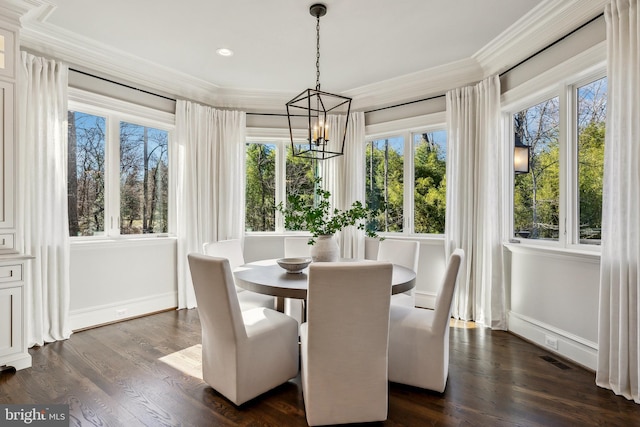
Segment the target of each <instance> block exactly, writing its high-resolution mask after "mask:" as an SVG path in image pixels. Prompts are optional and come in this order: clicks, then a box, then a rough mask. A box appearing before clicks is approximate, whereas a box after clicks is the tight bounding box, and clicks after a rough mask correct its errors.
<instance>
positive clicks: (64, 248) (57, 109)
mask: <svg viewBox="0 0 640 427" xmlns="http://www.w3.org/2000/svg"><path fill="white" fill-rule="evenodd" d="M21 59H22V66H21V67H19V68H20V70H19V73H20V76H19V79H18V81H19V85H18V97H17V98H18V105H19V110H18V120H19V121H18V136H19V142H18V146H17V158H18V187H17V189H18V191H17V197H16V203H17V218H16V226H17V230H18V233H17V237H18V241H17V245H16V246H17V249H18V250H20V251H21V252H24V253H25V254H28V255H32V256H34V257H35V258H34V259H33V260H31V261H29V262H27V263H26V265H25V274H24V278H25V283H26V284H25V299H26V308H27V313H26V319H27V322H26V325H27V327H26V328H27V330H26V338H27V343H28V346H29V347H32V346H34V345H43V344H44V343H46V342H53V341H57V340H62V339H66V338H69V337H70V336H71V328H70V324H69V303H70V280H69V257H70V247H69V216H68V210H67V209H68V206H67V161H68V159H67V76H68V68H67V66H65V65H63V64H61V63H59V62H56V61H53V60H48V59H44V58H39V57H36V56H34V55H31V54H29V53H26V52H22V58H21Z"/></svg>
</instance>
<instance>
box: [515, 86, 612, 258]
mask: <svg viewBox="0 0 640 427" xmlns="http://www.w3.org/2000/svg"><path fill="white" fill-rule="evenodd" d="M558 87H559V89H558V91H557V93H559V95H557V96H553V97H549V98H547V99H546V100H544V101H542V102H538V103H535V104H534V105H531V106H528V107H526V108H523V109H521V110H519V111H517V112H515V113H512V114H511V119H512V120H511V122H512V130H513V132H512V138H513V139H512V143H517V142H521V143H523V144H525V145H528V146H529V147H530V150H531V157H530V172H529V173H528V174H520V175H515V177H514V185H513V237H515V238H524V239H530V240H532V241H533V240H537V241H552V242H556V243H558V244H559V245H561V246H570V245H580V244H582V245H584V244H590V245H597V244H599V243H600V237H601V235H600V230H601V223H602V176H603V166H604V134H605V115H606V104H607V80H606V77H591V78H586V79H581V80H579V81H576V82H575V83H563V84H561V85H559V86H558Z"/></svg>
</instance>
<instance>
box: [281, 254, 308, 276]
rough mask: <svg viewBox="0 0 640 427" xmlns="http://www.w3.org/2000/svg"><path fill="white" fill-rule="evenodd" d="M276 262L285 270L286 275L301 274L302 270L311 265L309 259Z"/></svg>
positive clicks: (288, 259)
mask: <svg viewBox="0 0 640 427" xmlns="http://www.w3.org/2000/svg"><path fill="white" fill-rule="evenodd" d="M276 262H277V263H278V265H279V266H280V267H282V268H284V269H285V270H287V273H302V270H304V269H305V268H307V266H308V265H309V264H311V258H307V257H303V258H280V259H278V260H276Z"/></svg>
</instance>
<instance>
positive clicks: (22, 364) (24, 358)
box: [0, 353, 31, 371]
mask: <svg viewBox="0 0 640 427" xmlns="http://www.w3.org/2000/svg"><path fill="white" fill-rule="evenodd" d="M0 359H1V360H0V364H1V365H0V368H2V367H4V366H13V367H14V368H15V369H16V371H19V370H20V369H26V368H30V367H31V355H30V354H29V353H18V354H12V355H10V356H3V357H0Z"/></svg>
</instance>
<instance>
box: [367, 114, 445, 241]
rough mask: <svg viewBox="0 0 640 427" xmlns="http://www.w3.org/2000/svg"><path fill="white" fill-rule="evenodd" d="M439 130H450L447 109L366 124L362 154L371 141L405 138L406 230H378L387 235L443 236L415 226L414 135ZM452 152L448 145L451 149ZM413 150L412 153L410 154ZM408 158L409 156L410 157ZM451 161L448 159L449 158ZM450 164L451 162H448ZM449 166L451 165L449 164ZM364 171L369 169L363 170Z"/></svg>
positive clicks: (404, 218) (404, 201)
mask: <svg viewBox="0 0 640 427" xmlns="http://www.w3.org/2000/svg"><path fill="white" fill-rule="evenodd" d="M436 131H445V132H447V122H446V112H445V111H442V112H438V113H432V114H427V115H422V116H417V117H413V118H410V119H403V120H397V121H391V122H385V123H380V124H375V125H369V126H366V127H365V141H364V144H363V145H362V155H363V156H366V146H367V144H369V143H370V142H371V141H374V140H379V139H385V138H393V137H402V138H404V153H405V157H404V161H403V169H404V170H403V180H404V188H403V204H402V215H403V218H402V232H378V234H379V235H380V236H383V237H400V236H405V237H420V238H442V237H443V236H444V232H443V233H438V234H435V233H416V232H415V230H414V225H415V220H414V217H415V204H414V190H415V161H414V160H415V159H414V157H415V156H414V154H415V152H414V146H413V137H414V135H416V134H421V133H429V132H436ZM448 144H449V135H448V132H447V147H448ZM447 151H448V148H447ZM407 153H411V155H410V156H406V154H407ZM407 157H408V158H407ZM447 160H448V158H447ZM447 163H448V161H447ZM447 166H448V165H447ZM361 173H362V174H364V173H365V171H364V170H363V171H361Z"/></svg>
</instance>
